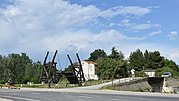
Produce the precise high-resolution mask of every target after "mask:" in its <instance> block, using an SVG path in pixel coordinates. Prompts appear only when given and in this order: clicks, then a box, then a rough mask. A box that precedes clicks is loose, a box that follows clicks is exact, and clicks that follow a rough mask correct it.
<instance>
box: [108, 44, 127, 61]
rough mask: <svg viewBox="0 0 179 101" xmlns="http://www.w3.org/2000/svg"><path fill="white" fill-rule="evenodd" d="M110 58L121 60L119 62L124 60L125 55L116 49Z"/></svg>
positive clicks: (112, 51)
mask: <svg viewBox="0 0 179 101" xmlns="http://www.w3.org/2000/svg"><path fill="white" fill-rule="evenodd" d="M109 57H110V58H113V59H119V60H123V59H124V54H123V53H122V52H121V51H120V52H118V51H117V50H116V49H115V47H113V48H112V50H111V54H110V55H109Z"/></svg>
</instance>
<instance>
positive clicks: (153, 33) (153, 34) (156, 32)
mask: <svg viewBox="0 0 179 101" xmlns="http://www.w3.org/2000/svg"><path fill="white" fill-rule="evenodd" d="M161 33H162V31H161V30H158V31H155V32H152V33H150V34H149V36H155V35H158V34H161Z"/></svg>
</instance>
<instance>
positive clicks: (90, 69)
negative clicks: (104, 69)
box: [81, 60, 98, 81]
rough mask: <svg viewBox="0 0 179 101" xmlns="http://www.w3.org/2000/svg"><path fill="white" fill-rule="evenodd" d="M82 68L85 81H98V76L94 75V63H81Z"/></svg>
mask: <svg viewBox="0 0 179 101" xmlns="http://www.w3.org/2000/svg"><path fill="white" fill-rule="evenodd" d="M81 64H82V68H83V73H84V76H85V79H86V80H87V81H88V80H98V76H97V74H96V65H97V64H96V63H95V62H92V61H86V60H85V61H82V62H81Z"/></svg>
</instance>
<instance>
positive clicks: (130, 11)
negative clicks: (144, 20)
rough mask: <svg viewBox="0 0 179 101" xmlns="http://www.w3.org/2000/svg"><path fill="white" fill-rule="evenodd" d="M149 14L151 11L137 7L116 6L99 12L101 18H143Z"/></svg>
mask: <svg viewBox="0 0 179 101" xmlns="http://www.w3.org/2000/svg"><path fill="white" fill-rule="evenodd" d="M150 12H151V9H149V8H144V7H139V6H117V7H113V8H110V9H107V10H105V11H102V12H101V14H100V15H101V16H103V17H105V18H110V17H114V16H116V15H123V16H125V15H134V16H143V15H145V14H148V13H150Z"/></svg>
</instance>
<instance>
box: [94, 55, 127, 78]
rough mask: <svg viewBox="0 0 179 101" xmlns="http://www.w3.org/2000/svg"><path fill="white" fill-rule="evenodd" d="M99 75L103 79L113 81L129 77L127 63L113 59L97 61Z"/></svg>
mask: <svg viewBox="0 0 179 101" xmlns="http://www.w3.org/2000/svg"><path fill="white" fill-rule="evenodd" d="M97 64H98V67H97V75H98V76H99V77H100V78H101V79H106V80H107V79H113V78H119V77H126V76H127V67H126V62H125V61H123V60H116V59H112V58H101V59H98V60H97Z"/></svg>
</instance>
